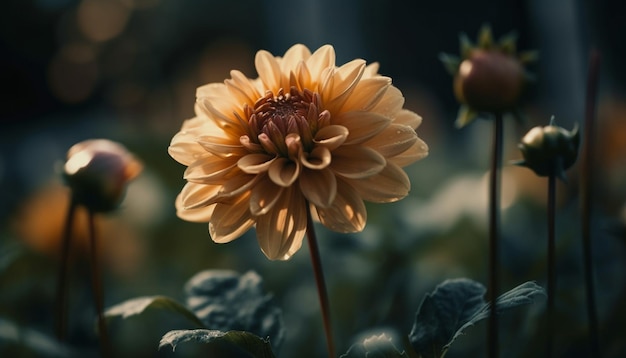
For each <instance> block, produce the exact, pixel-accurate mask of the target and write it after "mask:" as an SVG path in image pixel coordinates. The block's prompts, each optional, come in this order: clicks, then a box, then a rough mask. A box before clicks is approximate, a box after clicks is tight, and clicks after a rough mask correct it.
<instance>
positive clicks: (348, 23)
mask: <svg viewBox="0 0 626 358" xmlns="http://www.w3.org/2000/svg"><path fill="white" fill-rule="evenodd" d="M624 8H625V6H624V5H623V3H622V2H620V1H617V0H605V1H598V2H592V1H582V0H579V1H566V0H557V1H550V2H545V1H540V0H527V1H522V0H517V1H496V0H477V1H461V0H441V1H417V2H410V1H373V0H342V1H335V0H332V1H331V0H318V1H289V2H284V1H277V0H267V1H252V0H232V1H215V0H9V1H5V2H3V6H2V11H0V84H1V85H2V87H3V88H4V90H3V91H2V93H3V94H2V95H0V104H1V105H0V320H2V322H4V323H5V324H4V325H3V324H0V349H6V350H7V351H8V352H20V354H24V355H28V354H32V355H34V356H37V354H40V352H39V353H38V352H37V351H34V350H32V349H30V348H23V349H22V348H20V349H18V350H15V349H16V348H15V347H14V345H13V343H10V340H9V341H6V340H5V341H4V343H2V342H3V341H2V339H3V338H2V337H4V338H6V337H7V335H8V333H7V329H8V328H6V327H8V326H6V322H12V323H14V324H15V325H17V326H19V327H23V328H28V329H33V330H35V331H37V332H40V333H42V334H44V335H48V336H50V337H52V336H53V330H52V327H53V314H52V310H53V303H54V294H55V292H54V290H55V272H56V269H57V267H58V251H59V243H60V240H61V235H62V234H61V233H62V228H63V222H64V218H65V215H66V209H67V206H68V196H67V194H68V193H67V190H66V189H65V187H64V185H63V184H62V182H61V179H60V174H59V169H58V168H59V163H62V162H63V161H64V160H65V155H66V152H67V149H69V147H70V146H72V145H73V144H74V143H76V142H79V141H81V140H84V139H89V138H108V139H112V140H115V141H118V142H120V143H122V144H124V145H125V146H126V147H127V148H128V149H129V150H130V151H132V152H133V153H134V154H135V155H136V156H137V157H138V158H139V159H140V160H141V161H142V162H143V164H144V171H143V172H142V174H141V175H140V176H139V177H138V178H137V179H136V180H135V181H134V182H133V183H132V184H131V186H130V187H129V190H128V193H127V197H126V200H125V201H124V203H123V205H122V208H121V210H120V211H118V212H116V213H113V214H110V215H106V216H103V217H101V218H99V220H98V228H99V231H98V234H99V236H100V238H99V239H100V242H101V243H102V247H103V258H102V261H103V274H104V277H105V306H111V305H113V304H116V303H119V302H121V301H123V300H126V299H129V298H132V297H135V296H139V295H155V294H162V295H167V296H170V297H173V298H176V299H179V300H181V301H182V300H183V299H184V296H183V285H184V283H185V282H186V281H187V280H188V279H189V278H190V277H191V276H192V275H193V274H195V273H196V272H198V271H201V270H205V269H233V270H236V271H238V272H242V273H243V272H246V271H248V270H254V271H256V272H258V273H259V274H260V275H261V276H262V277H263V279H264V287H265V288H266V290H267V291H268V292H270V293H272V294H273V295H274V296H275V298H276V301H277V303H278V305H279V306H280V307H281V308H282V309H283V318H284V324H285V330H286V334H285V340H284V343H283V345H282V347H281V349H280V351H278V352H277V354H278V356H280V357H295V356H309V354H310V356H323V355H324V352H325V345H324V336H323V331H322V325H321V319H320V316H319V305H318V301H317V293H316V288H315V284H314V280H313V272H312V269H311V265H310V262H309V256H308V252H307V251H308V250H307V248H306V245H304V246H303V249H302V250H301V251H300V252H298V253H297V254H296V255H295V256H294V257H293V258H292V260H290V261H287V262H270V261H268V260H267V259H266V258H265V257H264V256H263V254H262V253H261V251H260V250H259V248H258V244H257V243H256V239H255V236H254V232H253V231H251V232H249V233H248V234H246V235H245V236H244V237H242V238H240V239H238V240H236V241H234V242H232V243H229V244H227V245H218V244H214V243H213V242H212V241H211V240H210V238H209V236H208V233H207V227H206V225H204V224H193V223H188V222H183V221H182V220H180V219H178V218H177V217H176V215H175V210H174V198H175V197H176V195H177V193H178V192H179V190H180V189H181V188H182V186H183V184H184V181H183V179H182V173H183V171H184V167H183V166H181V165H179V164H178V163H176V162H175V161H174V160H173V159H171V158H170V157H169V155H168V154H167V146H168V144H169V141H170V140H171V138H172V136H173V135H174V134H175V133H176V132H177V131H178V130H179V129H180V126H181V124H182V122H183V120H185V119H188V118H191V117H192V116H193V104H194V100H195V89H196V87H198V86H200V85H203V84H206V83H210V82H221V81H223V80H224V79H226V78H228V77H229V71H230V70H231V69H239V70H241V71H242V72H243V73H244V74H246V75H247V76H248V77H252V78H254V77H256V73H255V69H254V55H255V53H256V51H258V50H259V49H266V50H269V51H270V52H272V53H273V54H275V55H282V54H283V53H284V51H285V50H287V49H288V48H289V47H290V46H291V45H293V44H295V43H303V44H305V45H307V46H308V47H309V48H311V49H312V50H314V49H316V48H317V47H319V46H321V45H323V44H332V45H333V46H334V47H335V50H336V53H337V63H338V64H343V63H345V62H348V61H350V60H352V59H354V58H363V59H365V60H367V61H368V63H369V62H379V63H380V73H382V74H383V75H386V76H390V77H392V78H393V82H394V84H395V86H396V87H398V88H399V89H400V90H402V91H403V93H404V95H405V97H406V104H405V107H406V108H408V109H410V110H413V111H415V112H417V113H419V114H420V115H422V116H423V118H424V121H423V124H422V126H421V127H420V128H419V129H418V134H419V136H420V137H422V138H423V139H424V140H425V141H426V142H427V143H428V144H429V146H430V155H429V157H427V158H426V159H424V160H422V161H419V162H417V163H416V164H414V165H412V166H410V167H408V168H407V172H408V173H409V175H410V177H411V181H412V192H411V195H410V196H409V197H408V198H406V199H404V200H402V201H400V202H398V203H394V204H385V205H382V204H380V205H378V204H377V205H368V213H369V220H368V225H367V228H366V229H365V231H364V232H363V233H360V234H355V235H339V234H335V233H332V232H330V231H328V230H325V229H324V228H323V227H321V226H320V227H319V231H318V236H319V244H320V247H321V251H322V259H323V261H324V265H325V266H324V268H325V272H326V276H327V281H328V287H329V291H330V295H331V310H332V314H333V319H334V321H333V324H334V330H335V335H336V342H337V349H338V350H339V352H340V353H343V352H345V351H347V349H348V348H349V347H350V345H351V344H352V343H354V342H355V341H356V340H357V339H359V337H363V335H367V334H368V333H380V332H388V334H390V335H392V336H393V337H394V343H396V344H397V346H398V347H401V346H402V345H403V344H404V342H403V340H404V339H405V338H404V337H405V336H406V335H407V334H408V332H409V331H410V329H411V325H412V323H413V320H414V315H415V311H416V310H417V308H418V306H419V303H420V301H421V299H422V297H423V295H424V294H425V293H426V292H430V291H432V290H433V289H434V287H435V286H436V285H437V284H438V283H440V282H441V281H443V280H445V279H448V278H456V277H468V278H471V279H473V280H476V281H479V282H482V283H484V284H486V282H487V228H486V224H487V199H486V198H487V196H486V195H487V180H486V174H487V170H488V163H489V158H490V149H491V145H490V138H491V125H490V122H489V121H483V120H480V121H478V122H476V123H473V124H472V125H471V126H468V127H465V128H463V129H461V130H458V129H455V127H454V120H455V118H456V113H457V110H458V104H457V102H456V101H455V99H454V96H453V92H452V79H451V77H450V75H449V74H448V73H447V72H446V71H445V69H444V67H443V65H442V64H441V63H440V61H439V60H438V55H439V54H440V53H441V52H446V53H451V54H458V43H459V42H458V36H459V34H460V33H461V32H465V33H467V34H468V36H469V37H470V38H471V39H475V37H476V34H477V32H478V30H479V28H480V26H481V25H482V24H484V23H489V24H491V27H492V30H493V32H494V34H495V36H496V37H499V36H501V35H504V34H507V33H509V32H510V31H515V32H516V33H517V34H518V35H519V40H518V49H519V50H521V51H524V50H538V51H539V53H540V59H539V61H538V62H536V63H535V64H532V65H531V66H530V67H529V68H528V70H529V72H531V73H533V74H535V75H536V78H537V81H536V82H535V83H533V84H532V85H531V86H530V87H529V88H528V91H527V92H526V94H525V98H524V100H523V102H522V110H523V112H524V114H525V115H526V117H527V122H526V123H515V122H513V121H507V122H506V125H505V142H504V144H505V153H504V161H505V168H504V171H503V197H502V205H503V214H502V220H503V243H502V250H503V251H502V255H503V261H502V273H501V277H502V283H501V288H502V289H503V291H504V290H508V289H511V288H513V287H514V286H517V285H518V284H521V283H522V282H524V281H528V280H536V281H538V282H539V283H540V284H541V285H543V286H544V287H545V281H546V279H545V261H546V260H545V248H546V242H545V240H546V230H545V228H546V220H545V196H546V186H547V184H546V181H545V179H543V178H537V177H535V175H534V174H533V173H532V172H531V171H530V170H528V169H525V168H520V167H515V166H512V165H509V164H508V163H509V162H510V161H511V160H515V159H519V158H520V157H521V155H520V153H519V150H518V149H517V143H518V142H519V140H520V139H521V137H522V136H523V135H524V134H525V133H526V132H527V131H528V130H529V129H530V128H531V127H533V126H536V125H547V124H548V121H549V118H550V116H551V115H554V116H555V117H556V121H557V124H559V125H560V126H563V127H565V128H567V129H571V128H573V126H574V125H575V123H578V124H579V125H581V126H582V124H583V116H584V95H585V81H586V76H587V62H588V58H589V53H590V50H591V49H592V48H597V49H598V50H599V51H600V52H601V55H602V64H601V75H600V88H599V95H598V113H597V114H598V122H597V123H598V127H597V135H598V138H599V140H598V142H597V144H598V146H597V148H596V153H597V157H596V158H595V162H594V163H595V164H594V165H595V166H596V171H595V173H596V175H595V178H596V179H597V182H596V183H595V184H596V185H595V195H594V221H593V222H594V231H593V232H594V238H593V240H594V241H593V252H594V259H595V273H596V279H597V281H596V288H597V290H596V291H597V300H598V305H599V307H598V310H599V314H600V321H601V322H600V328H601V333H602V334H601V344H602V348H603V351H604V352H605V354H606V356H607V357H623V356H626V342H624V341H623V336H624V333H625V331H624V328H623V321H624V320H625V319H626V305H624V302H626V277H625V276H626V275H625V273H626V261H625V260H626V248H625V246H624V245H625V244H626V242H625V240H624V238H625V236H626V235H625V234H624V233H625V232H626V231H625V230H624V225H625V223H626V221H625V220H626V206H624V202H625V198H626V185H624V184H625V183H626V118H625V117H626V102H625V101H624V95H625V90H626V88H625V87H624V84H626V81H625V77H626V71H624V66H623V58H624V54H626V42H624V41H623V34H624V33H625V31H626V25H625V24H626V18H625V16H626V15H625V14H626V12H625V11H624V10H625V9H624ZM578 175H579V173H578V167H577V166H574V167H573V168H572V169H571V170H570V171H568V178H569V180H568V181H567V183H559V186H558V210H559V212H558V215H557V225H558V227H557V236H558V243H557V244H558V274H559V277H558V288H557V292H558V298H557V309H558V312H557V315H558V318H559V320H558V322H559V323H558V332H557V333H556V347H557V352H558V356H562V357H587V356H589V352H588V350H587V343H586V324H587V322H586V311H585V302H584V290H583V274H582V256H581V243H580V242H581V241H580V228H579V226H578V225H579V222H580V219H579V212H578V205H579V204H578ZM79 219H80V220H79V222H78V225H77V229H76V230H75V237H76V240H75V245H74V247H73V254H72V257H73V261H72V275H71V276H72V278H71V282H70V287H71V289H72V293H71V297H70V307H71V314H70V342H71V343H72V344H73V345H75V346H78V347H82V348H84V349H86V350H89V349H93V348H94V347H95V346H96V337H95V335H94V334H93V332H92V330H91V328H92V327H93V314H94V313H93V309H94V308H93V304H92V301H91V300H92V298H91V293H90V289H89V281H88V276H87V274H88V272H89V270H88V266H87V261H86V260H87V256H86V237H87V233H86V224H84V223H85V221H84V219H85V218H84V216H83V217H82V218H81V217H79ZM81 220H82V221H81ZM81 223H82V224H83V225H82V226H81ZM81 228H85V229H81ZM543 314H544V304H543V302H539V303H537V304H535V305H532V306H529V307H524V308H522V309H519V310H517V311H515V312H512V313H510V314H509V315H507V316H505V317H504V318H503V319H502V329H503V332H504V333H503V334H502V340H503V343H502V350H503V354H504V356H507V357H527V356H534V355H536V354H538V352H542V349H543V340H542V339H543V338H542V337H543V334H544V331H543V329H544V328H543V324H544V323H543V321H542V320H543V317H544V316H543ZM2 322H0V323H2ZM3 327H4V328H3ZM484 327H485V326H484V325H478V326H477V327H474V328H471V329H470V330H468V332H467V333H468V334H467V335H466V336H464V337H462V338H460V339H459V341H458V342H457V343H456V344H455V346H453V349H452V350H451V351H450V352H449V354H448V356H449V357H451V358H452V357H461V356H474V355H476V356H480V352H482V349H483V348H482V347H483V345H484V342H485V337H484V329H483V328H484ZM175 328H189V327H185V326H184V322H176V321H175V320H171V319H169V318H168V317H153V320H152V321H150V322H149V323H148V322H146V321H140V320H135V321H132V320H129V321H127V322H117V323H115V324H114V325H113V326H112V327H111V331H112V333H111V334H112V339H113V341H114V344H115V345H116V346H117V347H118V348H119V350H120V354H121V355H128V356H156V355H166V354H168V353H167V352H164V351H167V349H164V351H160V352H157V350H156V348H157V346H158V340H159V338H160V336H161V335H162V334H164V333H165V332H167V331H168V330H170V329H175ZM3 330H4V331H3ZM7 342H9V343H7ZM0 352H2V351H1V350H0ZM303 352H305V353H303Z"/></svg>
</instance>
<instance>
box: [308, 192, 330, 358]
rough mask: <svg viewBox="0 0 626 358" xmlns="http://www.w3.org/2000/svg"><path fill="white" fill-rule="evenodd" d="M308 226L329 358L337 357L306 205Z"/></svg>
mask: <svg viewBox="0 0 626 358" xmlns="http://www.w3.org/2000/svg"><path fill="white" fill-rule="evenodd" d="M306 212H307V226H306V235H307V237H308V239H309V240H308V241H309V252H310V253H311V263H312V264H313V272H314V273H315V283H316V284H317V294H318V296H319V300H320V306H321V309H322V320H323V323H324V332H325V334H326V347H327V349H328V357H329V358H333V357H335V344H334V343H333V333H332V329H331V324H330V305H329V303H328V292H327V290H326V283H325V281H324V271H323V270H322V260H321V258H320V251H319V247H318V246H317V238H316V236H315V227H314V226H313V218H312V216H311V208H310V205H309V203H308V202H307V203H306Z"/></svg>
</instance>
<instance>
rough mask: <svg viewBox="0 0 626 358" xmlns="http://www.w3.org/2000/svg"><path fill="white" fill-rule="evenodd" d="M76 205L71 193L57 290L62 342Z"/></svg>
mask: <svg viewBox="0 0 626 358" xmlns="http://www.w3.org/2000/svg"><path fill="white" fill-rule="evenodd" d="M76 205H77V204H76V200H75V199H74V195H73V194H70V203H69V207H68V209H67V216H66V218H65V227H64V232H63V241H62V242H61V257H60V262H59V271H58V275H57V290H56V311H55V313H56V336H57V339H58V340H59V341H61V342H63V341H65V339H66V331H67V314H68V313H67V271H68V267H69V253H70V243H71V237H72V228H73V226H74V217H75V213H76Z"/></svg>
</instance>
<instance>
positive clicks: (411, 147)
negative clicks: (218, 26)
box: [168, 45, 428, 260]
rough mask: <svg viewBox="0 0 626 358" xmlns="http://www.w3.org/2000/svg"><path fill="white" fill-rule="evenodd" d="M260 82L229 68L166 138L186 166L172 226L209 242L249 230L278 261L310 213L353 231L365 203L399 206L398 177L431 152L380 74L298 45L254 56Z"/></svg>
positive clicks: (293, 246)
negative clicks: (197, 229) (197, 226)
mask: <svg viewBox="0 0 626 358" xmlns="http://www.w3.org/2000/svg"><path fill="white" fill-rule="evenodd" d="M255 66H256V70H257V72H258V75H259V77H258V78H257V79H249V78H247V77H246V76H245V75H243V74H242V73H241V72H239V71H236V70H234V71H231V73H230V75H231V78H230V79H227V80H225V81H224V83H211V84H208V85H205V86H202V87H199V88H198V89H197V93H196V96H197V100H196V105H195V112H196V116H195V117H194V118H192V119H189V120H186V121H185V122H184V123H183V125H182V129H181V131H180V132H178V133H177V134H176V135H175V136H174V137H173V138H172V141H171V144H170V147H169V150H168V151H169V154H170V155H171V156H172V157H173V158H174V159H175V160H176V161H178V162H180V163H181V164H183V165H185V166H187V169H186V170H185V172H184V179H186V180H187V183H186V184H185V186H184V187H183V189H182V190H181V192H180V194H179V195H178V197H177V199H176V208H177V214H178V216H179V217H180V218H182V219H184V220H188V221H194V222H208V223H209V234H210V236H211V238H212V239H213V241H215V242H217V243H226V242H229V241H232V240H234V239H236V238H238V237H240V236H241V235H242V234H244V233H245V232H246V231H247V230H248V229H250V228H251V227H253V226H255V227H256V235H257V239H258V242H259V245H260V247H261V250H262V251H263V253H264V254H265V255H266V256H267V257H268V258H269V259H271V260H286V259H288V258H290V257H291V256H292V255H293V254H294V253H295V252H296V251H297V250H298V249H299V248H300V247H301V245H302V239H303V237H304V235H305V232H306V227H307V217H308V215H309V212H310V213H311V215H312V216H314V217H315V218H316V219H317V220H319V221H320V222H321V223H322V224H323V225H325V226H326V227H328V228H329V229H331V230H333V231H337V232H342V233H347V232H359V231H361V230H363V228H364V227H365V223H366V221H367V212H366V210H365V205H364V202H363V200H367V201H371V202H378V203H384V202H393V201H396V200H399V199H401V198H403V197H405V196H406V195H407V194H408V192H409V189H410V182H409V178H408V177H407V175H406V173H405V172H404V170H403V169H402V167H404V166H407V165H409V164H411V163H413V162H415V161H417V160H419V159H421V158H424V157H425V156H426V155H427V154H428V146H427V145H426V143H424V142H423V141H422V140H421V139H420V138H419V137H418V136H417V134H416V132H415V129H416V128H417V127H418V126H419V125H420V123H421V121H422V118H421V117H420V116H419V115H417V114H415V113H413V112H411V111H409V110H406V109H403V108H402V107H403V104H404V98H403V96H402V93H401V92H400V91H399V90H398V89H397V88H396V87H394V86H393V85H392V84H391V79H390V78H388V77H384V76H381V75H379V74H377V70H378V65H377V64H375V63H374V64H370V65H366V63H365V61H364V60H361V59H357V60H353V61H351V62H348V63H346V64H344V65H342V66H336V65H335V50H334V49H333V47H332V46H330V45H326V46H323V47H321V48H319V49H318V50H317V51H315V52H314V53H311V52H310V50H309V49H308V48H307V47H305V46H303V45H295V46H293V47H291V48H290V49H289V50H288V51H287V52H286V53H285V55H284V56H283V57H274V56H273V55H271V54H270V53H269V52H267V51H259V52H258V53H257V54H256V58H255Z"/></svg>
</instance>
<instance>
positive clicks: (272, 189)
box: [250, 179, 284, 216]
mask: <svg viewBox="0 0 626 358" xmlns="http://www.w3.org/2000/svg"><path fill="white" fill-rule="evenodd" d="M283 190H284V188H283V187H280V186H278V185H276V184H274V183H273V182H272V181H271V180H268V179H265V180H260V181H259V183H258V184H256V185H255V186H254V188H252V190H251V195H250V213H251V214H252V215H254V216H259V215H265V214H267V213H268V212H269V211H270V210H271V209H272V208H273V207H274V205H275V204H276V202H277V201H278V199H279V198H280V196H281V194H282V192H283Z"/></svg>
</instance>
